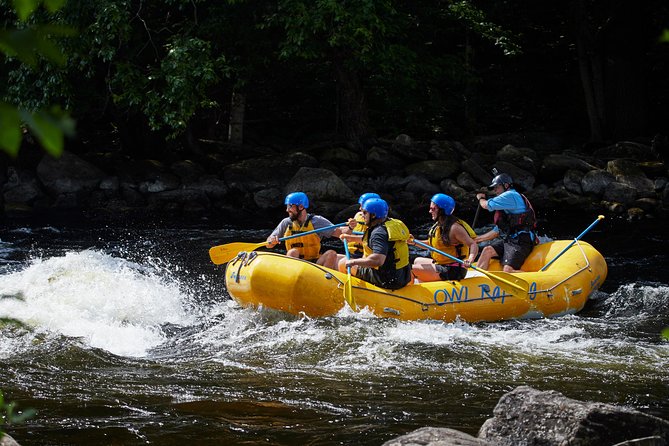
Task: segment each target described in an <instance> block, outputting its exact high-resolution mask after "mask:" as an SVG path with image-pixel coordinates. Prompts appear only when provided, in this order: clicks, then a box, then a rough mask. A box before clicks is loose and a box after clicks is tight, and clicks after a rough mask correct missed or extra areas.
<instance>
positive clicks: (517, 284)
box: [477, 269, 530, 294]
mask: <svg viewBox="0 0 669 446" xmlns="http://www.w3.org/2000/svg"><path fill="white" fill-rule="evenodd" d="M477 271H479V272H482V273H483V274H485V275H486V276H488V277H490V278H491V279H492V280H494V281H497V282H502V283H505V284H507V285H509V286H511V287H513V288H515V289H517V290H519V291H521V292H522V293H523V294H527V293H529V290H530V284H529V283H527V281H525V280H523V279H521V278H520V277H517V276H514V275H513V274H511V273H505V272H503V271H484V270H482V269H477Z"/></svg>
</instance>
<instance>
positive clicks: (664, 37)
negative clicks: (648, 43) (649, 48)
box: [660, 29, 669, 43]
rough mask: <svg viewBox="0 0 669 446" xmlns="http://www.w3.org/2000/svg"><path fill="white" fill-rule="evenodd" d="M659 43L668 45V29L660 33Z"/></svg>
mask: <svg viewBox="0 0 669 446" xmlns="http://www.w3.org/2000/svg"><path fill="white" fill-rule="evenodd" d="M660 42H664V43H669V29H665V30H663V31H662V35H661V36H660Z"/></svg>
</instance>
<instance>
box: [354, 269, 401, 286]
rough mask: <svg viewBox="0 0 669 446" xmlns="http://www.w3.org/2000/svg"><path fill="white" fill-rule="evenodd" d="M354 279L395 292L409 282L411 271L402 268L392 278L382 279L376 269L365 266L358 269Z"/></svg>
mask: <svg viewBox="0 0 669 446" xmlns="http://www.w3.org/2000/svg"><path fill="white" fill-rule="evenodd" d="M355 277H357V278H359V279H362V280H364V281H365V282H369V283H371V284H373V285H376V286H378V287H380V288H385V289H388V290H397V289H399V288H402V287H404V286H406V285H407V284H408V283H409V282H410V281H411V269H410V268H404V269H401V270H398V271H396V274H395V276H393V277H382V275H381V274H380V273H379V270H378V269H374V268H368V267H365V266H361V267H358V271H356V273H355Z"/></svg>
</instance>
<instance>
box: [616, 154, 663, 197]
mask: <svg viewBox="0 0 669 446" xmlns="http://www.w3.org/2000/svg"><path fill="white" fill-rule="evenodd" d="M606 170H608V171H609V172H610V173H611V174H612V175H614V176H615V177H616V180H617V181H618V182H620V183H623V184H626V185H627V186H630V187H632V188H634V189H635V190H636V193H637V195H638V196H641V197H652V196H654V194H655V185H654V184H653V182H652V181H651V180H649V179H648V177H646V174H645V173H643V171H642V170H641V169H640V168H639V166H638V165H637V163H636V162H634V161H631V160H627V159H615V160H611V161H609V162H608V163H607V165H606Z"/></svg>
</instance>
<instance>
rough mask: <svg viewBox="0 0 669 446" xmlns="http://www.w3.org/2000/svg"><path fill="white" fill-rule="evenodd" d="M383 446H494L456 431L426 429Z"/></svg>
mask: <svg viewBox="0 0 669 446" xmlns="http://www.w3.org/2000/svg"><path fill="white" fill-rule="evenodd" d="M383 446H492V444H491V443H488V442H486V441H483V440H480V439H478V438H476V437H472V436H471V435H468V434H465V433H464V432H460V431H456V430H454V429H447V428H440V427H424V428H421V429H418V430H415V431H413V432H411V433H409V434H406V435H402V436H401V437H397V438H395V439H392V440H390V441H386V442H385V443H383Z"/></svg>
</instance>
